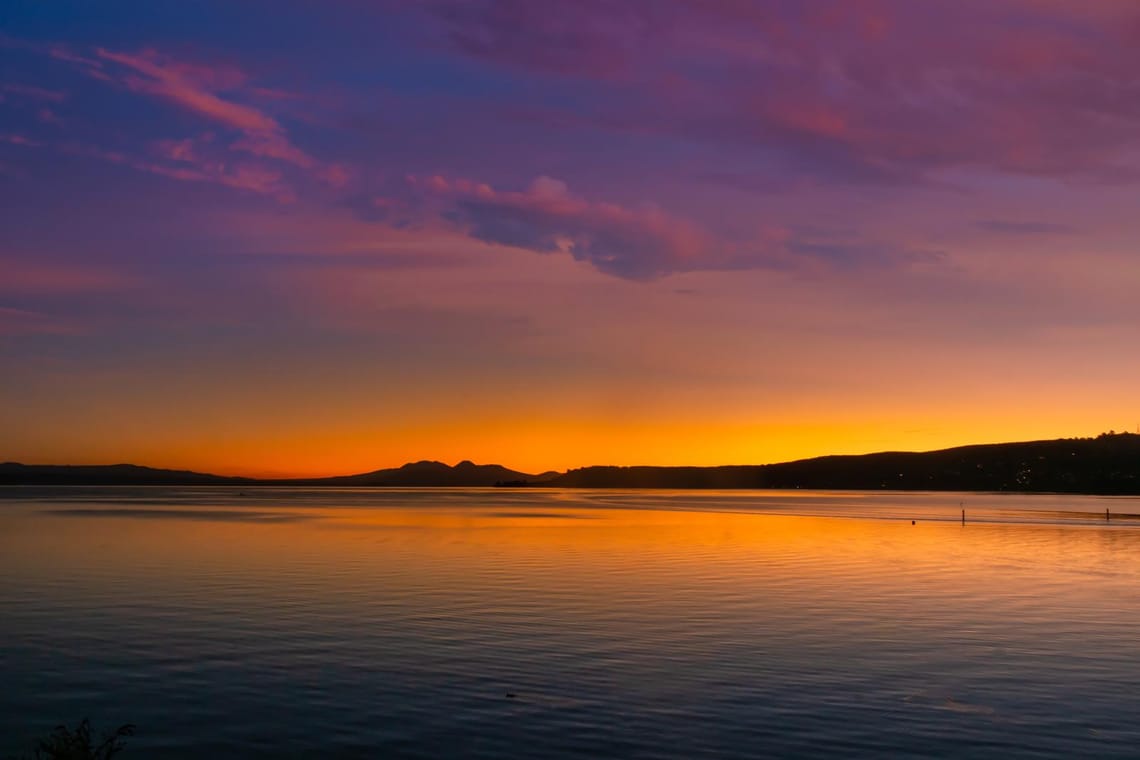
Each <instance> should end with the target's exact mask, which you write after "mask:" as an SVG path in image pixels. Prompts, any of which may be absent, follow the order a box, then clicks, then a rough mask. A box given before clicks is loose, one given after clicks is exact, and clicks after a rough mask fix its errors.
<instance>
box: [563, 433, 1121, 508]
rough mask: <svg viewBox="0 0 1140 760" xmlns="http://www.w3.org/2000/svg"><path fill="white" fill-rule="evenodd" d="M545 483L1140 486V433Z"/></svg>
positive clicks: (583, 473)
mask: <svg viewBox="0 0 1140 760" xmlns="http://www.w3.org/2000/svg"><path fill="white" fill-rule="evenodd" d="M547 485H550V486H552V487H559V488H814V489H844V490H882V489H888V490H903V491H1025V492H1034V491H1036V492H1058V493H1096V494H1140V435H1133V434H1131V433H1119V434H1105V435H1102V436H1099V437H1097V438H1067V439H1059V440H1053V441H1029V442H1024V443H995V444H983V445H976V446H961V447H958V448H953V449H943V450H941V451H929V452H923V453H914V452H883V453H879V454H862V455H855V456H826V457H817V458H815V459H803V460H800V461H796V462H785V463H782V464H769V465H739V466H725V467H585V468H582V469H578V470H570V471H569V472H567V473H566V474H565V475H562V476H561V477H557V478H554V479H552V480H551V481H549V483H548V484H547Z"/></svg>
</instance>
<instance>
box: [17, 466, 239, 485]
mask: <svg viewBox="0 0 1140 760" xmlns="http://www.w3.org/2000/svg"><path fill="white" fill-rule="evenodd" d="M255 482H256V481H254V480H253V479H251V478H228V477H223V476H221V475H208V474H206V473H201V472H190V471H189V470H159V469H155V468H153V467H139V466H138V465H134V464H108V465H55V464H19V463H17V462H3V463H0V485H23V486H29V485H51V486H123V485H135V486H151V485H154V486H159V485H161V486H211V485H242V484H245V485H250V484H253V483H255Z"/></svg>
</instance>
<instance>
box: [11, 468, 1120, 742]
mask: <svg viewBox="0 0 1140 760" xmlns="http://www.w3.org/2000/svg"><path fill="white" fill-rule="evenodd" d="M14 493H15V492H14V491H8V492H7V494H8V495H9V496H13V495H14ZM38 493H39V495H40V496H43V497H45V498H43V499H41V500H39V501H36V500H32V499H30V498H27V497H29V496H31V495H33V494H32V492H30V491H24V492H22V493H21V496H22V497H23V498H18V499H17V498H10V499H7V500H5V501H3V502H0V579H2V580H0V608H2V609H3V610H4V611H5V614H4V615H3V617H2V618H0V677H2V679H3V682H4V684H5V688H4V689H3V690H2V693H0V716H2V717H0V735H2V736H3V737H5V738H4V739H3V743H2V744H0V755H3V754H5V753H8V752H16V751H22V750H25V749H28V748H30V741H31V738H32V737H33V736H34V735H36V734H37V733H42V732H43V731H44V730H46V729H48V728H50V727H51V726H52V725H54V724H55V723H57V722H60V721H65V720H66V721H77V720H78V719H79V718H81V717H83V716H84V715H90V716H91V718H92V719H93V720H95V721H97V723H98V724H100V725H105V726H108V727H109V726H110V725H111V724H112V723H114V724H116V725H117V724H118V723H121V722H126V721H131V722H135V723H137V724H139V736H138V737H136V738H135V739H134V740H132V743H131V745H130V746H131V747H132V748H134V750H135V752H138V753H139V754H140V755H141V756H151V755H158V756H163V757H179V756H184V757H191V756H202V753H203V752H204V753H205V754H206V755H208V756H219V757H225V756H230V757H249V756H264V757H282V756H286V757H287V756H296V755H300V754H302V753H303V752H306V751H308V752H314V753H322V752H323V753H327V754H330V755H335V754H337V753H339V754H340V755H342V756H343V755H348V756H352V755H354V754H356V755H360V756H365V755H368V754H369V753H372V752H380V753H383V752H387V753H388V754H389V755H391V756H422V757H430V756H440V755H449V756H460V757H464V756H467V757H479V756H485V757H490V756H502V755H511V754H514V755H516V756H517V755H518V754H520V753H521V754H530V755H554V756H565V757H593V756H599V755H611V756H631V755H641V756H647V757H665V756H669V757H698V756H710V757H711V756H740V757H754V756H757V754H773V755H775V754H783V755H788V754H805V753H806V754H811V753H818V754H828V755H835V754H851V753H856V752H867V753H883V754H893V755H899V754H913V755H916V756H919V755H921V756H930V755H947V754H950V755H958V756H976V755H984V754H994V753H998V752H1031V751H1033V752H1042V753H1046V754H1053V755H1055V756H1075V755H1086V756H1087V755H1099V756H1105V755H1116V756H1121V757H1124V756H1131V754H1132V751H1133V749H1134V748H1135V747H1136V746H1137V740H1138V739H1140V731H1137V730H1136V729H1135V728H1134V727H1133V721H1132V718H1133V716H1134V715H1135V714H1136V713H1137V711H1138V709H1140V695H1137V694H1136V693H1135V689H1134V687H1133V685H1134V684H1135V683H1136V682H1137V681H1138V680H1140V664H1138V662H1140V658H1138V657H1137V655H1140V645H1137V644H1136V643H1135V641H1134V635H1133V632H1134V631H1135V630H1136V629H1137V626H1138V625H1140V583H1138V582H1137V581H1140V552H1138V551H1137V549H1140V531H1137V530H1136V529H1134V528H1133V527H1131V525H1132V523H1131V522H1130V521H1128V520H1119V521H1113V522H1111V523H1108V524H1105V522H1104V519H1103V509H1104V508H1105V506H1106V505H1107V506H1109V508H1111V509H1112V511H1113V513H1114V514H1116V513H1119V514H1129V513H1133V512H1140V509H1137V508H1136V502H1135V501H1134V500H1127V499H1096V498H1088V497H1068V496H1066V497H1052V496H1047V497H1017V496H1004V495H981V494H969V495H961V494H826V493H815V494H787V493H763V494H757V493H754V492H753V493H739V492H732V493H726V492H711V493H710V492H701V493H689V494H684V493H665V492H616V491H610V492H546V491H532V490H525V491H504V490H486V491H470V492H465V491H417V492H401V491H384V492H368V491H345V492H320V493H317V492H308V493H303V492H287V491H260V490H259V491H252V492H250V493H249V494H247V495H246V496H242V497H238V496H236V493H235V492H231V491H220V490H207V489H202V490H197V489H172V490H166V489H111V490H103V491H94V490H91V491H85V490H81V489H70V490H66V489H60V490H56V491H39V492H38ZM963 500H965V501H966V509H967V511H968V513H969V514H970V515H971V516H973V515H975V514H976V515H977V519H976V520H974V518H973V517H971V520H972V521H971V522H969V523H968V524H967V525H966V526H965V527H963V526H962V525H961V524H960V523H959V522H955V521H954V517H955V516H956V515H957V513H958V509H959V506H958V505H959V502H960V501H963ZM227 502H228V503H227ZM655 506H656V507H662V508H658V509H655V508H654V507H655ZM631 507H632V508H631ZM689 509H693V510H697V511H686V510H689ZM750 509H760V510H761V511H762V512H761V513H758V514H755V513H748V510H750ZM714 510H720V511H714ZM841 512H847V513H851V514H856V515H859V516H862V517H884V518H891V519H836V518H835V517H833V516H827V515H834V514H839V513H841ZM1057 512H1064V513H1065V514H1064V515H1063V516H1061V517H1059V518H1058V519H1049V518H1047V515H1049V514H1055V513H1057ZM1098 513H1099V514H1100V515H1101V516H1100V519H1099V521H1098V520H1096V519H1094V518H1095V515H1097V514H1098ZM812 515H825V516H812ZM911 515H913V517H912V516H911ZM1073 515H1085V517H1073ZM164 517H165V519H163V518H164ZM136 518H142V519H136ZM187 518H190V519H187ZM570 518H589V519H570ZM935 518H938V519H935ZM910 519H916V524H915V525H911V523H910ZM508 693H510V694H513V695H515V696H514V697H512V698H507V697H506V695H507V694H508ZM259 753H260V755H259ZM290 753H293V755H291V754H290ZM132 754H133V753H132Z"/></svg>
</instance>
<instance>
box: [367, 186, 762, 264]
mask: <svg viewBox="0 0 1140 760" xmlns="http://www.w3.org/2000/svg"><path fill="white" fill-rule="evenodd" d="M408 182H409V187H410V190H411V195H412V197H411V198H410V199H392V198H380V199H376V202H374V208H376V209H379V210H381V211H382V212H387V213H392V214H393V215H401V214H408V213H411V214H413V215H415V214H422V213H423V212H424V210H425V209H428V210H429V211H430V212H431V213H433V214H435V215H437V217H438V218H439V219H442V220H444V222H445V223H446V224H447V225H449V226H451V227H454V228H457V229H459V230H461V231H463V232H464V233H465V234H467V235H468V236H470V237H471V238H474V239H476V240H480V241H483V242H487V243H492V244H496V245H505V246H511V247H514V248H521V249H525V250H530V251H535V252H538V253H562V254H568V255H570V256H572V257H573V258H575V259H576V260H579V261H584V262H587V263H589V264H590V265H591V266H593V267H595V268H597V269H598V270H600V271H602V272H605V273H607V274H613V275H617V276H619V277H625V278H628V279H651V278H654V277H657V276H660V275H663V274H667V273H670V272H678V271H687V270H694V269H725V268H736V267H738V266H740V265H741V261H740V258H741V255H742V252H741V251H740V250H739V249H738V248H737V246H734V245H730V244H728V243H726V242H724V241H719V240H716V239H714V238H713V237H712V236H710V235H709V234H708V233H706V232H705V231H703V230H702V229H700V228H699V227H697V226H696V225H695V224H693V223H691V222H689V221H687V220H684V219H679V218H676V217H673V216H671V215H669V214H666V213H665V212H664V211H662V210H660V209H658V208H655V207H652V206H646V207H644V208H638V209H633V208H626V207H624V206H620V205H617V204H613V203H604V202H594V201H589V200H586V199H584V198H581V197H579V196H577V195H574V194H573V193H571V192H570V190H569V189H568V188H567V187H566V185H565V183H563V182H561V181H559V180H556V179H552V178H550V177H539V178H538V179H536V180H535V181H534V182H533V183H531V185H530V187H528V188H527V189H526V190H523V191H500V190H495V189H494V188H492V187H491V186H489V185H487V184H483V183H478V182H472V181H470V180H464V179H449V178H446V177H442V176H438V175H437V176H431V177H424V178H419V177H411V178H409V180H408Z"/></svg>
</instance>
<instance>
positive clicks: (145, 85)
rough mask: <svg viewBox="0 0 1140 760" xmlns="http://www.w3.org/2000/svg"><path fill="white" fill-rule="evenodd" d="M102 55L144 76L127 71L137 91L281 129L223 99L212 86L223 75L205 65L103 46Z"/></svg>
mask: <svg viewBox="0 0 1140 760" xmlns="http://www.w3.org/2000/svg"><path fill="white" fill-rule="evenodd" d="M97 52H98V54H99V56H100V57H101V58H104V59H106V60H108V61H113V62H115V63H118V64H120V65H122V66H125V67H126V68H128V69H131V70H133V71H135V72H138V74H142V76H136V75H127V76H126V77H124V82H125V83H126V85H127V87H129V88H130V89H132V90H134V91H135V92H141V93H146V94H149V95H157V96H159V97H163V98H166V99H168V100H171V101H173V102H174V103H177V104H178V105H180V106H182V107H183V108H186V109H188V110H190V111H194V112H195V113H198V114H200V115H202V116H205V117H206V118H209V119H212V120H214V121H218V122H221V123H223V124H226V125H229V126H231V127H234V128H236V129H240V130H243V131H249V132H255V133H256V132H269V133H273V132H279V131H280V130H281V125H280V124H278V123H277V122H276V121H275V120H274V119H273V118H272V117H270V116H268V115H266V114H264V113H262V112H261V111H259V110H257V109H256V108H252V107H250V106H245V105H242V104H240V103H235V102H232V101H229V100H223V99H222V98H220V97H218V96H217V95H216V94H214V92H211V90H210V86H211V85H213V86H214V87H217V86H218V85H219V83H220V81H221V80H223V77H221V76H218V77H214V76H211V74H210V73H209V72H208V70H206V69H204V68H203V67H200V66H199V67H192V68H188V67H186V66H185V65H181V64H177V63H170V62H167V61H166V60H165V59H164V58H162V57H161V56H160V55H158V54H157V53H155V52H154V51H144V52H142V53H140V54H138V55H128V54H125V53H116V52H113V51H110V50H105V49H103V48H98V49H97Z"/></svg>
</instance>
